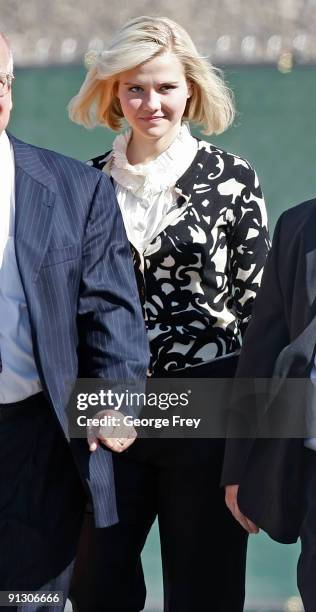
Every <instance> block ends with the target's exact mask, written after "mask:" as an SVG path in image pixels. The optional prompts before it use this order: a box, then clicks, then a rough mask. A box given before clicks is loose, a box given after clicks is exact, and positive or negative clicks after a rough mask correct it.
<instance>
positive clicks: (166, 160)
mask: <svg viewBox="0 0 316 612" xmlns="http://www.w3.org/2000/svg"><path fill="white" fill-rule="evenodd" d="M130 136H131V130H127V131H126V132H124V133H123V134H120V135H119V136H117V137H116V138H115V140H114V142H113V151H112V155H111V159H110V160H109V163H108V164H106V166H107V168H106V171H107V172H109V173H110V174H111V176H112V177H113V179H114V184H115V192H116V197H117V200H118V203H119V206H120V209H121V212H122V216H123V219H124V224H125V229H126V233H127V237H128V239H129V241H130V242H131V243H132V244H133V246H134V247H135V248H136V249H137V251H138V252H139V253H144V251H145V250H146V247H147V246H148V245H149V244H150V243H151V242H152V241H153V240H154V238H155V237H156V236H157V235H158V234H160V232H161V231H162V230H163V229H165V227H167V225H169V223H170V222H171V221H172V217H173V214H175V215H178V214H179V207H178V206H176V202H177V198H178V197H179V190H177V188H176V187H175V183H176V182H177V181H178V179H179V178H180V177H181V176H182V175H183V174H184V172H185V171H186V170H187V168H188V167H189V166H190V165H191V163H192V162H193V159H194V157H195V155H196V152H197V141H196V140H195V139H194V138H193V137H192V136H191V134H190V130H189V128H188V126H187V125H186V124H183V125H182V126H181V128H180V131H179V133H178V135H177V137H176V138H175V140H174V141H173V142H172V143H171V145H170V146H169V147H168V149H167V150H166V151H164V152H163V153H161V154H160V155H159V156H158V157H156V159H154V160H152V161H150V162H148V163H146V164H136V165H134V166H132V165H131V164H130V163H129V161H128V159H127V157H126V150H127V145H128V143H129V139H130Z"/></svg>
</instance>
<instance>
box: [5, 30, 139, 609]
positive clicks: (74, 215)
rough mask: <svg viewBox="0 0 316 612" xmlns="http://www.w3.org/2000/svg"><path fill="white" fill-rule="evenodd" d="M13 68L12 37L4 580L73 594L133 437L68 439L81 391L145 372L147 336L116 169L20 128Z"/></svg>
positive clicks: (108, 516)
mask: <svg viewBox="0 0 316 612" xmlns="http://www.w3.org/2000/svg"><path fill="white" fill-rule="evenodd" d="M12 79H13V62H12V55H11V51H10V48H9V45H8V42H7V40H6V39H5V37H4V36H3V35H1V37H0V355H1V365H0V542H1V550H0V591H4V590H10V591H12V590H13V591H14V590H20V591H21V590H23V591H25V590H26V591H30V590H39V589H41V590H42V589H46V590H54V591H58V590H62V591H63V592H64V595H67V592H68V587H69V581H70V577H71V573H72V569H73V564H74V559H75V554H76V548H77V543H78V536H79V531H80V527H81V523H82V514H83V508H84V505H85V503H86V499H87V497H89V498H90V500H91V501H92V505H93V510H94V517H95V523H96V525H97V526H98V527H106V526H107V525H111V524H113V523H115V522H116V521H117V515H116V506H115V495H114V487H113V473H112V462H111V454H110V452H109V451H108V450H107V448H106V446H108V447H110V448H112V450H122V449H124V448H125V447H127V445H128V444H129V443H130V442H129V441H124V440H115V439H111V440H110V439H104V438H102V437H101V434H100V435H99V440H97V439H95V440H93V441H92V442H91V444H90V451H94V452H90V451H89V447H88V444H87V441H86V440H83V439H77V440H71V441H69V440H67V425H68V424H67V416H66V413H65V407H66V405H67V402H68V399H69V389H70V388H71V387H72V386H73V384H74V383H75V380H76V378H77V376H78V375H79V374H80V376H83V377H86V378H100V377H104V378H109V379H111V380H114V381H115V380H121V381H122V380H125V381H126V380H129V381H131V380H132V381H137V380H140V381H141V380H144V379H145V373H146V367H147V362H148V347H147V339H146V334H145V329H144V323H143V317H142V313H141V310H140V307H139V304H138V293H137V289H136V284H135V280H134V272H133V267H132V263H131V261H130V254H129V246H128V243H127V239H126V236H125V233H124V229H123V224H122V220H121V217H120V214H119V212H118V207H117V204H116V201H115V197H114V194H113V191H112V187H111V184H110V182H109V180H108V178H107V177H106V176H105V175H103V174H101V173H99V172H98V171H96V170H94V169H93V168H89V167H88V166H86V165H84V164H82V163H80V162H77V161H74V160H72V159H69V158H66V157H63V156H61V155H58V154H56V153H54V152H51V151H46V150H44V149H38V148H35V147H33V146H30V145H27V144H25V143H22V142H20V141H18V140H16V139H15V138H13V137H12V136H8V135H7V133H6V131H5V130H6V127H7V124H8V121H9V117H10V110H11V106H12V102H11V84H12ZM99 442H102V443H103V444H99ZM108 554H111V553H110V551H109V553H108ZM4 609H6V608H4ZM8 609H9V608H8ZM29 609H32V610H44V609H46V605H45V603H44V604H43V603H42V604H38V605H37V606H36V607H35V606H32V607H31V608H29V607H28V606H25V607H24V610H25V611H27V610H29ZM49 609H50V610H53V609H54V608H52V607H50V608H49ZM56 609H57V608H56ZM60 609H61V608H60V607H58V610H60ZM10 610H12V607H10Z"/></svg>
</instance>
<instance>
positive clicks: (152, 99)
mask: <svg viewBox="0 0 316 612" xmlns="http://www.w3.org/2000/svg"><path fill="white" fill-rule="evenodd" d="M143 104H144V107H145V108H146V109H148V110H150V111H154V110H157V109H159V108H160V96H159V93H157V92H156V91H149V92H148V93H147V95H146V96H145V98H144V102H143Z"/></svg>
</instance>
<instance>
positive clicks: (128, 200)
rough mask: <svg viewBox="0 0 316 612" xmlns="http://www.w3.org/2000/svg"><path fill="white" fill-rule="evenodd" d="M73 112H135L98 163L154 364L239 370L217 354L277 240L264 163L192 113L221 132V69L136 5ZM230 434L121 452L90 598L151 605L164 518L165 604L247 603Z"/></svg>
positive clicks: (206, 371)
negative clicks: (148, 573) (150, 550)
mask: <svg viewBox="0 0 316 612" xmlns="http://www.w3.org/2000/svg"><path fill="white" fill-rule="evenodd" d="M70 117H71V119H72V120H73V121H75V122H77V123H79V124H83V125H85V126H86V127H93V126H95V125H103V126H104V127H106V128H111V129H113V130H117V131H118V130H120V129H121V128H122V127H123V125H126V124H127V126H128V127H127V130H126V131H124V132H122V133H121V134H119V135H118V136H117V137H116V138H115V140H114V142H113V147H112V150H111V151H110V152H108V153H106V154H103V155H101V156H99V157H96V158H94V159H93V160H92V161H91V162H90V163H91V164H92V165H94V166H95V167H96V168H98V169H100V170H102V171H104V172H107V173H108V174H109V175H110V176H111V177H112V180H113V185H114V187H115V191H116V195H117V199H118V202H119V206H120V208H121V211H122V215H123V218H124V223H125V227H126V232H127V236H128V238H129V241H130V244H131V249H132V252H133V256H134V261H135V273H136V277H137V280H138V284H139V294H140V299H141V301H142V304H143V309H144V315H145V320H146V325H147V330H148V336H149V342H150V347H151V365H150V369H151V372H152V375H153V376H156V377H165V376H167V377H168V376H171V377H178V376H179V377H186V378H196V377H197V378H204V377H212V376H213V377H230V376H232V375H233V373H234V366H233V360H231V359H219V358H222V357H223V356H226V355H230V354H233V353H236V351H238V349H239V348H240V338H241V336H242V335H243V333H244V331H245V329H246V326H247V323H248V321H249V319H250V316H251V310H252V306H253V301H254V298H255V295H256V292H257V290H258V287H259V284H260V279H261V274H262V270H263V266H264V263H265V259H266V255H267V250H268V245H269V240H268V232H267V218H266V211H265V206H264V201H263V198H262V194H261V190H260V185H259V182H258V179H257V176H256V174H255V172H254V170H253V169H252V168H251V166H250V165H249V164H248V162H247V161H245V160H244V159H242V158H240V157H238V156H236V155H233V154H231V153H227V152H225V151H223V150H221V149H219V148H218V147H215V146H213V145H211V144H209V143H208V142H206V141H203V140H198V139H197V138H194V137H193V136H192V135H191V133H190V129H189V122H192V123H195V124H197V125H199V126H201V128H202V129H203V130H204V132H205V133H206V134H212V133H220V132H222V131H223V130H225V129H226V128H227V127H228V126H229V125H230V124H231V122H232V120H233V117H234V107H233V102H232V98H231V95H230V92H229V90H228V88H227V87H226V85H225V84H224V82H223V80H222V78H221V75H220V73H219V71H218V70H216V69H215V68H214V67H213V66H211V65H210V64H209V63H208V62H207V61H206V60H205V59H204V58H203V57H201V56H200V55H199V54H198V52H197V50H196V48H195V46H194V44H193V42H192V40H191V39H190V37H189V35H188V34H187V33H186V31H185V30H183V28H182V27H180V26H179V25H177V24H176V23H174V22H173V21H171V20H169V19H166V18H157V17H139V18H137V19H134V20H132V21H130V22H129V23H127V24H126V25H125V26H124V27H123V28H122V29H121V30H120V31H119V32H118V33H117V35H116V36H115V38H114V41H113V42H112V44H111V45H110V47H109V48H108V49H107V50H106V51H103V52H102V53H100V54H98V55H95V57H94V61H93V64H92V65H91V67H90V69H89V71H88V74H87V76H86V79H85V81H84V83H83V85H82V87H81V89H80V91H79V93H78V95H77V96H76V97H75V98H73V100H72V101H71V103H70ZM122 443H123V444H124V441H122ZM223 447H224V442H223V440H222V439H220V440H219V439H197V440H192V439H189V440H188V439H187V440H170V439H169V440H162V439H161V440H140V439H138V440H136V442H135V443H134V445H133V446H132V447H131V448H130V449H129V450H128V451H126V452H125V453H123V454H121V455H113V460H114V469H115V478H116V487H117V491H116V492H117V501H118V510H119V518H120V523H119V525H117V526H115V527H113V528H110V529H107V530H99V531H98V532H96V531H95V532H94V535H93V544H91V550H90V554H91V557H90V561H89V563H88V564H87V570H86V575H85V577H84V580H83V582H84V583H85V585H86V587H85V588H87V589H88V585H89V589H88V590H89V599H90V610H92V608H91V605H92V604H91V597H92V596H93V598H94V599H93V601H94V602H95V604H93V605H94V606H95V608H94V609H99V608H98V605H100V610H101V608H102V610H104V611H106V612H114V611H119V610H120V611H121V612H123V611H124V612H137V611H138V610H142V609H143V607H144V602H145V587H144V583H143V574H142V568H141V561H140V554H141V551H142V548H143V546H144V543H145V541H146V537H147V535H148V532H149V530H150V528H151V525H152V523H153V522H154V520H155V518H156V516H158V521H159V529H160V538H161V553H162V562H163V576H164V606H165V607H164V609H165V610H166V611H167V612H196V611H197V610H214V611H215V610H216V612H224V611H225V612H240V611H241V610H242V609H243V602H244V574H245V556H246V545H247V540H246V535H245V532H244V531H243V530H242V528H241V527H240V526H239V525H238V524H237V523H236V522H234V520H233V518H232V517H231V515H230V513H229V512H228V510H227V509H226V507H225V503H224V494H223V491H222V489H221V488H220V486H219V483H220V473H221V464H222V457H223ZM96 560H98V561H96ZM87 609H88V603H87ZM82 610H83V608H82Z"/></svg>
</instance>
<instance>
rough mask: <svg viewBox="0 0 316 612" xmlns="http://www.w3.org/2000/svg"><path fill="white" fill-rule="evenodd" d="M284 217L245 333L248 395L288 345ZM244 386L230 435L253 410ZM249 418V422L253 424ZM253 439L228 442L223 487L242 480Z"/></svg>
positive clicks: (241, 372) (242, 372)
mask: <svg viewBox="0 0 316 612" xmlns="http://www.w3.org/2000/svg"><path fill="white" fill-rule="evenodd" d="M281 227H282V216H281V217H280V219H279V221H278V223H277V226H276V229H275V232H274V238H273V244H272V249H271V251H270V253H269V255H268V259H267V263H266V266H265V270H264V273H263V277H262V284H261V287H260V289H259V291H258V294H257V297H256V300H255V304H254V309H253V315H252V318H251V321H250V323H249V326H248V329H247V331H246V334H245V337H244V342H243V347H242V351H241V355H240V359H239V364H238V368H237V372H236V378H237V379H248V380H247V382H246V381H245V386H244V389H245V393H246V389H247V391H249V389H250V384H251V380H252V379H256V378H270V377H271V376H272V374H273V369H274V365H275V362H276V360H277V358H278V355H279V353H280V351H281V350H282V349H283V347H284V346H285V345H286V344H287V343H288V342H289V332H288V325H287V321H286V315H285V310H284V298H283V294H282V289H281V284H280V279H279V270H280V265H279V258H280V256H281V254H282V248H286V247H285V245H284V247H282V235H281V234H282V230H281ZM241 386H242V383H241V382H240V381H237V382H236V387H237V388H238V394H237V395H238V397H236V395H235V393H233V398H232V406H231V417H230V427H229V430H230V432H231V434H230V435H234V431H235V432H236V431H237V427H238V421H240V422H241V423H243V422H244V419H245V418H247V415H246V414H245V410H249V409H251V404H250V402H249V397H248V399H247V397H246V396H245V397H244V398H243V397H242V394H241V393H240V389H241ZM251 418H252V417H251V415H250V421H251ZM251 446H252V440H251V439H236V438H235V439H233V437H232V438H230V439H227V441H226V450H225V458H224V466H223V472H222V484H224V485H227V484H238V483H239V482H240V479H241V477H242V474H243V471H244V468H245V465H246V462H247V458H248V455H249V452H250V450H251Z"/></svg>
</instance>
